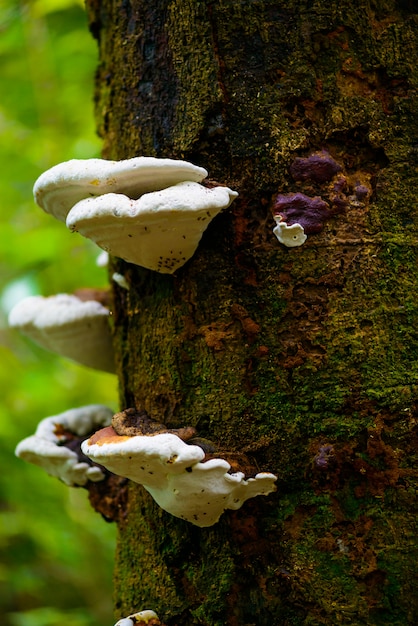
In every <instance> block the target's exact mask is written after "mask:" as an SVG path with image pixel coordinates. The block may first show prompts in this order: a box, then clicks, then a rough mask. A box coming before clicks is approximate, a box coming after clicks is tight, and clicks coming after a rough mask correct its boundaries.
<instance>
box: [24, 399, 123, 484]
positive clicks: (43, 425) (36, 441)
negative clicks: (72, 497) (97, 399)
mask: <svg viewBox="0 0 418 626" xmlns="http://www.w3.org/2000/svg"><path fill="white" fill-rule="evenodd" d="M111 420H112V410H111V409H109V408H108V407H106V406H103V405H101V404H90V405H87V406H84V407H80V408H77V409H70V410H69V411H65V412H64V413H61V414H59V415H53V416H51V417H46V418H45V419H43V420H42V421H41V422H39V424H38V426H37V429H36V431H35V434H34V435H31V436H30V437H27V438H26V439H23V440H22V441H21V442H20V443H19V444H18V445H17V447H16V456H18V457H19V458H21V459H23V460H24V461H27V462H28V463H32V464H33V465H37V466H38V467H41V468H43V469H44V470H45V471H46V472H47V474H49V475H51V476H56V477H57V478H60V479H61V480H62V481H63V482H64V483H65V484H67V485H69V486H75V485H78V486H83V485H85V484H86V483H87V481H88V480H91V481H92V482H97V481H100V480H103V478H104V477H105V475H104V473H103V471H102V470H101V469H100V468H99V467H97V466H92V465H89V464H88V463H83V462H80V460H79V457H78V455H77V453H76V452H74V451H73V450H70V449H69V448H67V447H66V446H64V445H62V444H63V437H62V435H61V436H60V434H59V433H60V431H61V432H62V431H65V432H70V433H72V434H74V435H77V436H79V437H83V436H87V435H88V434H89V433H91V432H93V431H94V430H95V429H96V428H100V427H101V426H106V425H107V424H110V422H111Z"/></svg>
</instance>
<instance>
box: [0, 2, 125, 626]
mask: <svg viewBox="0 0 418 626" xmlns="http://www.w3.org/2000/svg"><path fill="white" fill-rule="evenodd" d="M96 63H97V49H96V43H95V41H94V40H93V38H92V37H91V35H90V33H89V31H88V26H87V20H86V16H85V13H84V10H83V5H82V3H81V2H79V1H78V0H32V1H27V2H25V1H21V2H19V1H18V0H1V2H0V166H1V167H0V233H1V246H0V391H1V399H0V470H1V471H0V623H1V625H2V626H58V624H65V625H66V626H99V625H100V626H102V625H106V626H107V625H109V626H112V625H113V623H114V620H113V614H112V580H111V579H112V568H113V552H114V544H115V534H116V529H115V527H114V525H112V524H107V523H106V522H105V521H104V520H103V519H102V518H101V517H100V516H99V515H98V514H97V513H95V512H94V511H92V510H91V508H90V506H89V503H88V499H87V492H86V491H85V490H83V489H71V488H68V487H66V486H65V485H64V484H62V483H60V482H59V481H58V480H57V479H54V478H51V477H49V476H47V475H46V474H44V473H43V472H42V470H41V469H39V468H37V467H35V466H32V465H29V464H27V463H24V462H23V461H21V460H18V459H16V458H15V456H14V449H15V446H16V444H17V443H18V442H19V441H20V440H21V439H23V438H25V437H27V436H29V435H30V434H32V433H33V432H34V430H35V428H36V425H37V423H38V422H39V421H40V420H41V419H42V418H44V417H46V416H50V415H55V414H57V413H60V412H62V411H65V410H67V409H69V408H71V407H76V406H82V405H85V404H89V403H102V404H106V405H108V406H110V407H111V408H113V409H115V410H116V408H117V381H116V378H115V377H114V376H112V375H109V374H105V373H100V372H94V371H93V370H89V369H87V368H84V367H82V366H79V365H76V364H73V363H71V362H69V361H65V360H64V359H61V358H60V357H58V356H55V355H53V354H49V353H46V352H44V351H43V350H41V349H40V348H37V347H36V346H35V345H34V344H31V343H30V342H29V341H28V340H25V339H24V338H23V337H22V336H20V335H19V334H18V333H17V332H16V331H11V330H9V329H8V328H7V314H8V311H9V310H10V308H11V306H12V305H13V304H14V303H15V302H16V301H18V300H20V299H21V298H23V297H25V296H27V295H32V294H42V295H50V294H54V293H59V292H61V293H63V292H65V293H71V292H72V291H74V290H75V289H77V288H79V287H101V286H106V285H107V275H106V270H105V269H103V268H99V267H97V266H96V258H97V256H98V252H97V249H96V248H95V247H94V246H93V244H90V243H89V242H88V241H87V240H85V239H83V238H81V237H79V236H78V235H76V234H71V233H70V232H69V231H68V230H67V229H66V228H65V226H64V225H63V224H62V223H60V222H57V221H56V220H54V219H53V218H52V217H50V216H49V215H46V214H45V213H44V212H43V211H42V210H41V209H39V208H38V207H36V205H35V204H34V202H33V199H32V186H33V183H34V181H35V180H36V178H37V177H38V176H39V175H40V174H41V173H42V172H43V171H44V170H46V169H48V168H49V167H51V166H53V165H55V164H56V163H59V162H61V161H65V160H67V159H70V158H90V157H94V156H99V155H100V141H99V139H98V138H97V137H96V135H95V130H94V112H93V82H94V71H95V66H96Z"/></svg>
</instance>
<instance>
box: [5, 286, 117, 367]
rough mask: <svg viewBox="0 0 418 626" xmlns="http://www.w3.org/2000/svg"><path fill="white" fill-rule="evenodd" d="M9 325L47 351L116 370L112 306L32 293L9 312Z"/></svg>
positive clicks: (91, 365) (65, 296) (73, 298)
mask: <svg viewBox="0 0 418 626" xmlns="http://www.w3.org/2000/svg"><path fill="white" fill-rule="evenodd" d="M9 326H10V327H12V328H17V329H19V330H20V331H21V332H22V333H23V334H25V335H27V336H28V337H29V338H30V339H32V340H33V341H34V342H35V343H37V344H38V345H40V346H42V348H45V349H46V350H49V351H51V352H55V353H57V354H60V355H61V356H64V357H67V358H68V359H72V360H73V361H76V362H77V363H81V364H83V365H87V366H88V367H92V368H94V369H99V370H104V371H106V372H112V373H113V372H114V371H115V365H114V353H113V346H112V333H111V328H110V324H109V309H107V308H106V307H105V306H103V305H102V304H100V302H97V301H96V300H88V301H83V300H80V299H79V298H77V296H72V295H68V294H58V295H55V296H49V297H47V298H44V297H43V296H30V297H28V298H24V299H23V300H21V301H20V302H18V303H17V304H16V305H15V306H14V307H13V309H12V310H11V311H10V313H9Z"/></svg>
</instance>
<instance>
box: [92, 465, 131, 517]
mask: <svg viewBox="0 0 418 626" xmlns="http://www.w3.org/2000/svg"><path fill="white" fill-rule="evenodd" d="M87 489H88V492H89V500H90V504H91V506H92V507H93V509H94V510H95V511H97V512H98V513H100V514H101V515H102V516H103V518H104V519H105V520H106V521H107V522H118V521H120V520H121V519H123V517H124V516H125V514H126V510H127V500H128V479H127V478H121V477H120V476H115V475H114V474H110V475H108V476H107V477H106V479H105V480H102V481H100V482H97V483H92V482H90V483H89V484H88V485H87Z"/></svg>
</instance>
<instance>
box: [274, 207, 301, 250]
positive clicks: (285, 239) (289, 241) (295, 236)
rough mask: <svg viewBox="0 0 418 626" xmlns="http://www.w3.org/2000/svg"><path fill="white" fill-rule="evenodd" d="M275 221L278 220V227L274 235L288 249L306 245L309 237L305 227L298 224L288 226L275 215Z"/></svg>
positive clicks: (275, 228)
mask: <svg viewBox="0 0 418 626" xmlns="http://www.w3.org/2000/svg"><path fill="white" fill-rule="evenodd" d="M274 219H275V220H276V226H275V227H274V228H273V233H274V234H275V235H276V237H277V239H278V240H279V241H280V243H282V244H283V245H284V246H287V247H288V248H296V247H297V246H301V245H302V244H304V243H305V241H306V239H307V236H306V235H305V231H304V228H303V226H301V225H300V224H297V223H296V224H292V225H291V226H288V225H287V224H286V222H284V221H283V220H282V218H281V216H280V215H275V216H274Z"/></svg>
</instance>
